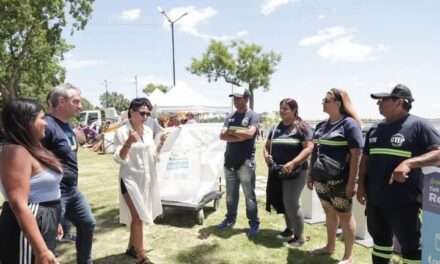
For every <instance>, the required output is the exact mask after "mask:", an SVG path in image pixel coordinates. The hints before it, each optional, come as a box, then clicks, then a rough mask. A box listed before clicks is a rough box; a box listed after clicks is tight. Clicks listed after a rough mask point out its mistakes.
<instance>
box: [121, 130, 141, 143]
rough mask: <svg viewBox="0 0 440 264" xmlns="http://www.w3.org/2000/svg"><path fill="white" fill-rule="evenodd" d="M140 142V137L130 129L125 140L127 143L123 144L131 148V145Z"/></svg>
mask: <svg viewBox="0 0 440 264" xmlns="http://www.w3.org/2000/svg"><path fill="white" fill-rule="evenodd" d="M140 140H141V137H140V136H139V134H138V133H137V132H136V131H135V130H133V129H130V132H129V135H128V139H127V141H125V144H127V145H128V146H131V144H133V143H135V142H138V141H140Z"/></svg>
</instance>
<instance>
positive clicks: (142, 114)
mask: <svg viewBox="0 0 440 264" xmlns="http://www.w3.org/2000/svg"><path fill="white" fill-rule="evenodd" d="M137 112H138V113H139V115H141V116H142V117H149V116H151V113H150V112H144V111H137Z"/></svg>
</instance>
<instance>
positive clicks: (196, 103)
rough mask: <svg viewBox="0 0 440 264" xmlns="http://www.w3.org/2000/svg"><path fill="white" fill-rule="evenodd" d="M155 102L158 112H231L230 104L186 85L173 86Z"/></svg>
mask: <svg viewBox="0 0 440 264" xmlns="http://www.w3.org/2000/svg"><path fill="white" fill-rule="evenodd" d="M153 104H154V105H156V111H157V112H194V113H206V112H215V113H226V112H230V107H229V106H227V105H223V104H219V103H217V102H213V101H211V100H210V99H208V98H206V97H205V96H203V95H201V94H199V93H197V92H196V91H194V90H193V89H191V88H189V87H187V86H184V85H182V86H176V87H174V88H172V89H171V90H170V91H169V92H168V93H166V94H165V95H164V96H163V97H162V98H160V100H158V101H154V102H153Z"/></svg>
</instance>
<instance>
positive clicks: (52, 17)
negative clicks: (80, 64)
mask: <svg viewBox="0 0 440 264" xmlns="http://www.w3.org/2000/svg"><path fill="white" fill-rule="evenodd" d="M93 1H94V0H56V1H55V0H38V1H32V0H0V62H1V63H0V92H1V94H2V99H6V100H7V99H9V98H14V97H16V96H32V97H36V98H38V99H40V100H41V101H42V102H44V101H45V97H46V94H47V92H48V91H49V90H50V89H51V88H52V87H54V86H55V85H57V84H60V83H62V82H64V78H65V70H64V68H63V67H62V66H61V64H60V62H61V61H62V60H63V56H64V54H65V53H66V52H67V51H68V50H70V49H71V48H72V46H71V45H69V44H68V43H67V42H66V40H65V39H64V38H63V37H62V33H63V30H64V29H66V28H67V24H68V23H67V21H69V22H71V23H72V24H71V29H70V33H71V34H73V32H74V31H78V30H82V29H84V27H85V26H86V24H87V20H88V18H89V17H90V14H91V13H92V4H93Z"/></svg>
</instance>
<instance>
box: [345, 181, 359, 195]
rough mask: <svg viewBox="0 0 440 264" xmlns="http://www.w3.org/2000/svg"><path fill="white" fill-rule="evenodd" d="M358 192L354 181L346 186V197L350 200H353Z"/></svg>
mask: <svg viewBox="0 0 440 264" xmlns="http://www.w3.org/2000/svg"><path fill="white" fill-rule="evenodd" d="M356 190H357V184H356V182H354V181H348V183H347V185H346V186H345V195H346V196H347V197H348V198H352V197H353V196H354V195H355V194H356Z"/></svg>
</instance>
